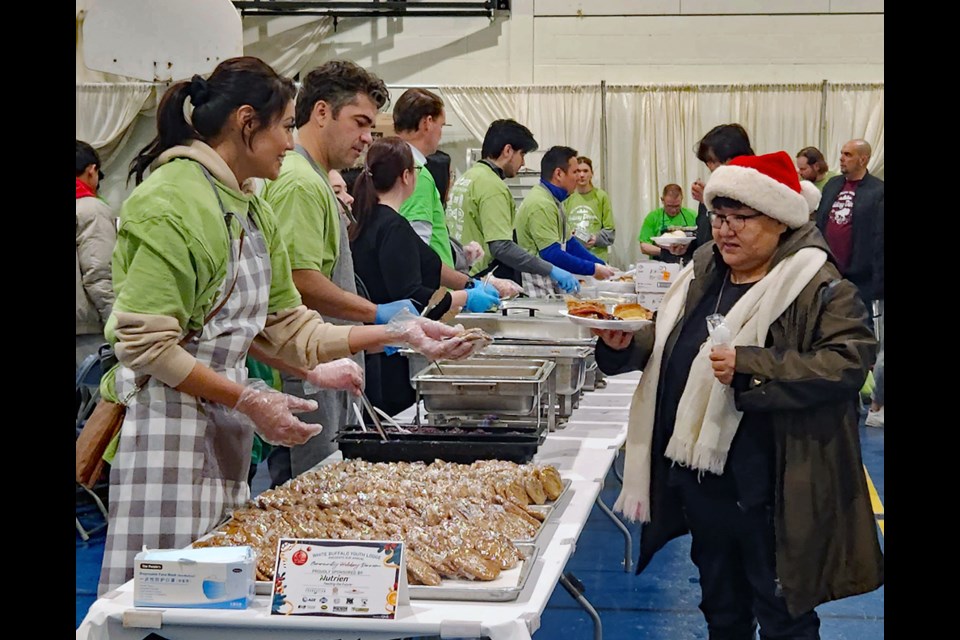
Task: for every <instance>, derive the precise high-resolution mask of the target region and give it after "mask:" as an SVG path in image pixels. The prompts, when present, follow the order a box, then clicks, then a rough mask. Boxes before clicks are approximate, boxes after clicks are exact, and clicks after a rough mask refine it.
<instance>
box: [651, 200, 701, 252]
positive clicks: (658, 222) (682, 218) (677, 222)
mask: <svg viewBox="0 0 960 640" xmlns="http://www.w3.org/2000/svg"><path fill="white" fill-rule="evenodd" d="M695 226H697V212H696V211H692V210H690V209H687V208H686V207H680V213H678V214H677V215H675V216H673V217H672V218H671V217H670V216H668V215H667V212H666V211H664V210H663V207H660V208H659V209H654V210H653V211H651V212H650V213H648V214H647V215H646V217H645V218H644V219H643V226H642V227H640V235H638V236H637V242H646V243H647V244H653V241H652V240H651V238H654V237H656V236H659V235H661V234H663V233H665V232H666V231H667V227H695Z"/></svg>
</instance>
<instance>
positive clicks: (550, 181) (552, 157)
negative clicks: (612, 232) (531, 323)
mask: <svg viewBox="0 0 960 640" xmlns="http://www.w3.org/2000/svg"><path fill="white" fill-rule="evenodd" d="M577 164H578V163H577V152H576V150H575V149H571V148H570V147H561V146H556V147H551V148H550V149H549V150H548V151H547V152H546V153H545V154H544V155H543V159H542V160H541V161H540V184H538V185H536V186H534V187H533V189H531V190H530V192H529V193H528V194H527V195H526V197H525V198H524V199H523V202H522V203H521V204H520V208H519V209H518V210H517V244H519V245H520V248H521V249H523V250H524V251H526V252H527V253H529V254H531V255H534V256H538V257H540V258H542V259H543V260H546V261H547V262H549V263H550V264H553V265H555V266H556V267H558V268H561V269H564V270H566V271H569V272H570V273H576V274H579V275H588V276H594V277H595V278H597V279H599V280H604V279H606V278H609V277H611V276H612V275H613V274H614V271H613V269H611V268H610V267H608V266H606V264H605V263H604V262H603V260H601V259H600V258H598V257H596V256H595V255H593V254H592V253H590V252H589V251H587V249H586V247H584V246H583V245H582V244H580V241H579V240H577V239H576V238H575V237H573V236H571V235H570V233H569V232H568V230H567V219H566V214H565V212H564V210H563V202H564V200H566V199H567V197H568V195H569V193H570V191H572V190H573V189H574V188H575V187H576V184H577ZM523 290H524V292H525V293H526V294H527V295H529V296H531V297H544V296H546V295H548V294H551V293H556V292H557V288H556V287H554V285H553V282H551V280H550V279H549V278H547V277H545V276H543V275H540V274H536V273H524V274H523Z"/></svg>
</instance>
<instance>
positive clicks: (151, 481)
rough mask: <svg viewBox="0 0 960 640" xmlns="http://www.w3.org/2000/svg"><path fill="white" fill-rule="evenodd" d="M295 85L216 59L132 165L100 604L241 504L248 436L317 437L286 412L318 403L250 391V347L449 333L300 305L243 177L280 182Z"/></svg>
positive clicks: (279, 356) (120, 245) (170, 94)
mask: <svg viewBox="0 0 960 640" xmlns="http://www.w3.org/2000/svg"><path fill="white" fill-rule="evenodd" d="M295 92H296V89H295V86H294V84H293V82H292V81H291V80H289V79H288V78H283V77H280V76H278V75H277V74H276V72H274V71H273V69H271V68H270V67H269V66H268V65H266V64H265V63H264V62H263V61H261V60H259V59H257V58H252V57H240V58H230V59H228V60H224V61H223V62H221V63H220V64H219V65H217V67H216V69H214V70H213V72H212V74H211V75H210V78H209V79H204V78H202V77H201V76H199V75H196V76H194V77H193V79H192V80H190V81H182V82H178V83H175V84H173V85H171V86H170V87H169V88H168V89H167V91H166V93H165V94H164V96H163V98H162V100H161V101H160V106H159V108H158V112H157V126H158V131H157V136H156V137H155V138H154V139H153V140H152V141H151V142H150V144H148V145H147V146H146V147H145V148H144V150H143V151H141V153H140V154H139V155H138V156H137V157H136V158H134V161H133V164H132V169H131V173H132V174H133V175H135V177H136V181H137V183H138V186H137V187H136V188H135V189H134V190H133V192H132V193H131V194H130V197H129V198H128V199H127V201H126V202H125V203H124V205H123V208H122V210H121V213H120V228H119V230H118V233H117V244H116V247H115V249H114V253H113V276H114V290H115V292H116V301H115V303H114V306H113V310H112V312H111V314H110V317H109V319H108V321H107V325H106V328H105V336H106V338H107V340H108V341H109V342H110V343H111V344H113V345H114V352H115V353H116V356H117V360H118V363H119V364H117V366H115V367H114V368H112V369H111V370H110V371H109V372H108V373H107V374H106V375H105V376H104V377H103V379H102V380H101V385H100V390H101V393H102V395H103V397H104V398H105V399H107V400H111V401H114V402H122V403H123V404H125V405H126V407H127V408H126V413H125V415H124V420H123V425H122V427H121V430H120V433H119V437H118V441H117V444H116V455H115V457H114V458H113V459H112V462H111V465H112V466H111V469H110V521H109V526H108V528H107V540H106V547H105V550H104V556H103V567H102V570H101V575H100V584H99V587H98V593H99V594H100V595H102V594H104V593H106V592H107V591H110V590H112V589H115V588H116V587H118V586H120V585H121V584H123V583H124V582H127V581H128V580H130V579H131V578H132V577H133V566H134V561H133V559H134V556H135V555H136V554H137V553H138V552H139V551H140V550H142V549H143V548H144V547H149V548H151V549H179V548H183V547H185V546H187V545H188V544H190V543H191V542H193V541H194V540H196V539H197V538H199V537H200V536H202V535H204V534H205V533H207V532H208V531H209V530H210V529H211V528H212V527H213V526H215V525H216V524H217V523H218V522H221V521H222V520H223V518H224V517H225V516H227V515H229V514H230V512H231V511H233V510H234V509H235V508H237V507H240V506H241V505H243V504H244V503H245V502H246V501H247V500H249V498H250V488H249V485H248V484H247V474H248V471H249V466H250V454H251V448H252V444H253V434H254V431H256V432H258V433H260V434H261V435H262V436H263V437H264V439H266V440H268V441H270V442H276V443H280V444H286V445H295V444H301V443H303V442H306V441H307V440H308V439H309V438H311V437H313V436H314V435H316V434H317V433H318V432H319V429H318V428H317V426H316V425H308V424H305V423H303V422H302V421H300V420H299V419H297V418H296V417H295V415H294V414H295V413H298V412H300V411H303V410H310V409H312V408H314V407H315V405H314V403H312V402H305V401H303V400H301V399H299V398H295V397H292V396H289V395H286V394H283V393H279V392H277V391H275V390H273V389H269V388H267V387H266V385H264V386H262V387H260V386H256V385H253V384H251V383H250V382H249V380H248V373H247V368H246V366H245V358H246V356H247V351H248V349H249V347H250V345H251V344H252V343H253V342H256V343H257V344H258V345H259V346H260V349H261V350H262V351H263V352H264V353H265V354H267V355H268V356H269V357H271V358H273V359H276V360H277V361H279V362H284V363H285V365H286V366H291V367H296V368H299V369H300V370H302V371H304V372H305V373H306V371H308V370H309V369H311V368H313V367H316V366H317V365H318V364H319V363H321V362H325V361H328V360H333V359H334V358H338V357H342V356H348V355H350V354H351V353H355V352H357V351H360V350H361V349H368V348H380V347H382V346H384V345H386V344H403V343H418V344H420V345H421V346H420V348H421V349H426V350H427V351H428V352H431V357H434V358H435V357H439V354H437V353H434V352H435V351H436V349H441V350H447V347H446V345H447V344H448V343H450V342H455V341H457V340H458V338H457V337H456V336H457V332H456V331H455V330H453V329H452V328H450V327H446V326H444V325H440V324H439V323H433V325H436V326H430V327H429V330H430V331H432V332H434V335H435V336H436V338H435V339H433V340H432V341H431V342H430V343H427V342H425V341H423V340H422V338H421V336H422V335H424V334H425V332H426V330H425V329H424V325H423V324H422V322H419V321H411V322H409V323H407V324H405V325H404V326H403V327H400V326H395V327H393V328H392V329H393V330H390V329H388V328H387V327H336V326H332V325H329V324H326V323H324V322H323V320H322V318H321V317H320V315H319V314H317V313H316V312H315V311H311V310H309V309H307V308H306V307H304V306H303V305H302V304H301V299H300V295H299V294H298V293H297V290H296V287H295V286H294V283H293V281H292V279H291V276H290V261H289V257H288V256H287V252H286V248H285V247H284V244H283V242H282V240H281V237H280V234H279V232H278V229H277V225H276V220H275V217H274V214H273V211H272V210H271V209H270V206H269V205H268V204H266V202H264V201H263V200H262V199H261V198H260V197H258V196H257V195H255V194H254V193H252V189H251V186H252V185H251V181H250V179H251V178H255V177H266V178H275V177H276V176H277V175H278V174H279V171H280V163H281V159H282V158H283V155H284V153H286V152H287V151H288V150H290V149H292V148H293V126H294V105H293V97H294V94H295ZM148 168H152V169H151V173H150V175H149V177H148V178H147V179H146V180H143V177H144V173H145V172H146V171H147V170H148ZM444 335H447V336H450V339H449V340H442V337H443V336H444ZM185 338H187V339H185ZM461 342H462V340H461ZM467 346H469V345H467ZM468 353H469V349H468V348H466V349H464V348H463V347H461V348H459V349H458V350H457V352H456V355H458V356H459V357H463V356H464V355H465V354H468Z"/></svg>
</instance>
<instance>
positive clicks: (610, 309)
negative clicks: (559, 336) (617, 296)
mask: <svg viewBox="0 0 960 640" xmlns="http://www.w3.org/2000/svg"><path fill="white" fill-rule="evenodd" d="M560 315H561V316H564V317H565V318H567V320H569V321H570V322H573V323H574V324H579V325H583V326H585V327H590V328H591V329H612V330H616V331H637V330H639V329H640V328H641V327H643V326H644V325H648V324H651V323H652V322H653V311H651V310H650V309H647V308H646V307H644V306H643V305H640V304H637V303H636V302H620V303H609V302H605V301H603V300H599V299H576V298H569V299H567V308H566V310H561V311H560Z"/></svg>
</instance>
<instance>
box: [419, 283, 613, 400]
mask: <svg viewBox="0 0 960 640" xmlns="http://www.w3.org/2000/svg"><path fill="white" fill-rule="evenodd" d="M566 308H567V303H566V301H565V300H564V299H563V298H562V297H548V298H516V299H513V300H504V301H503V302H501V303H500V312H499V313H496V314H495V313H462V314H460V315H458V316H457V319H456V321H457V322H460V323H462V324H463V325H464V327H467V328H469V327H474V326H478V327H480V328H482V329H483V330H484V331H486V332H487V333H489V334H490V335H492V336H494V337H495V339H496V341H495V343H494V344H493V345H491V346H493V347H506V346H508V345H509V346H530V347H532V346H542V347H587V348H589V354H588V355H587V357H586V359H585V361H584V369H585V373H584V378H585V379H584V381H583V382H582V383H581V385H580V388H579V389H577V391H570V392H569V393H565V391H567V390H568V389H564V384H563V379H564V378H565V377H566V376H565V373H564V371H562V370H560V371H558V372H557V374H556V375H557V376H558V381H557V396H558V399H559V400H560V404H561V407H560V417H562V418H563V417H567V416H569V415H570V412H572V410H573V409H575V408H576V406H577V403H578V402H579V400H580V395H581V394H582V392H583V391H592V390H593V389H598V388H602V387H603V386H605V381H604V380H603V373H601V372H600V370H599V369H597V364H596V361H595V360H594V357H593V348H594V345H595V344H596V338H595V337H594V335H593V334H592V333H591V332H590V329H589V328H587V327H584V326H582V325H577V324H574V323H572V322H570V321H569V320H567V319H566V318H564V317H563V316H561V315H559V311H561V310H566ZM531 355H533V353H531ZM536 357H539V354H537V356H536ZM557 365H558V367H561V369H562V364H561V362H560V361H558V362H557ZM411 371H412V368H411Z"/></svg>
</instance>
